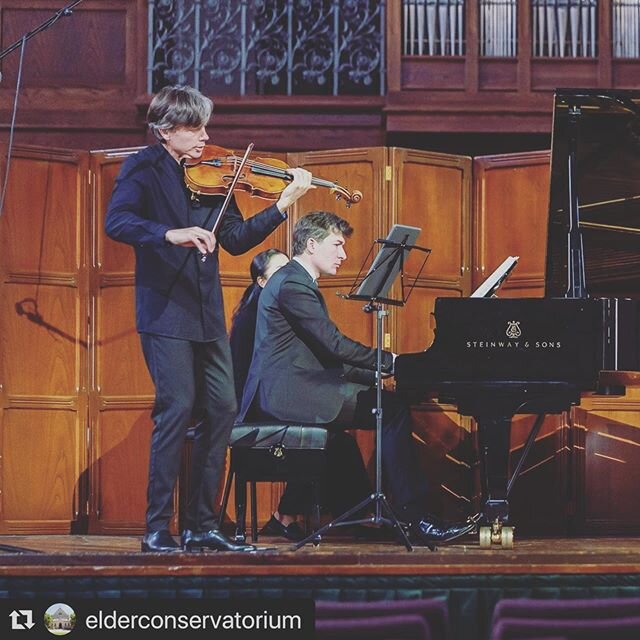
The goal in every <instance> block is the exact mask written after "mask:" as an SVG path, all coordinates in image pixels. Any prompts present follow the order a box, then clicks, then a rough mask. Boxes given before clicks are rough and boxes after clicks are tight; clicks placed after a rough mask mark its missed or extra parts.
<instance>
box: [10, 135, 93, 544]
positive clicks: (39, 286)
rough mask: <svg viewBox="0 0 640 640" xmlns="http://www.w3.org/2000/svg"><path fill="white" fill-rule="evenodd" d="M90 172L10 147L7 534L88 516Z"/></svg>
mask: <svg viewBox="0 0 640 640" xmlns="http://www.w3.org/2000/svg"><path fill="white" fill-rule="evenodd" d="M86 169H87V162H86V158H84V157H82V155H79V154H74V153H72V152H68V151H61V150H60V151H56V150H47V151H45V150H41V149H33V148H27V147H16V148H15V150H14V162H13V164H12V168H11V173H10V181H9V188H8V191H7V199H6V201H5V208H4V212H3V216H2V218H1V219H0V244H1V245H2V251H0V276H1V277H0V288H1V291H0V344H1V354H2V357H1V359H0V424H1V425H2V435H1V438H0V447H1V450H0V460H1V461H2V462H1V465H2V466H1V467H0V474H1V479H2V494H1V496H2V497H1V505H0V531H2V532H6V531H14V532H18V531H22V532H26V531H38V532H41V533H46V532H50V533H54V532H55V533H64V532H67V533H68V532H69V531H70V530H71V528H72V526H74V525H75V524H77V523H79V521H80V520H81V519H82V518H83V517H84V514H85V512H86V500H87V493H86V464H87V462H86V424H87V342H88V334H87V317H88V307H87V282H88V280H87V267H86V255H87V237H88V236H87V229H88V227H87V221H86V217H85V216H86V214H87V209H88V207H87V204H88V200H87V185H86V181H85V179H84V178H83V176H84V175H85V174H86ZM34 461H35V462H36V463H35V464H34Z"/></svg>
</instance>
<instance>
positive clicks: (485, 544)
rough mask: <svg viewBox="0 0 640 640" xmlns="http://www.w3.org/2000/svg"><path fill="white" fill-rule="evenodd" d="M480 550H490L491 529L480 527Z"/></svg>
mask: <svg viewBox="0 0 640 640" xmlns="http://www.w3.org/2000/svg"><path fill="white" fill-rule="evenodd" d="M480 548H481V549H491V527H487V526H483V527H480Z"/></svg>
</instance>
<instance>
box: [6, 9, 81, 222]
mask: <svg viewBox="0 0 640 640" xmlns="http://www.w3.org/2000/svg"><path fill="white" fill-rule="evenodd" d="M82 1H83V0H74V2H72V3H71V4H68V5H67V6H66V7H63V8H62V9H60V10H59V11H56V13H54V14H53V15H52V16H51V17H50V18H48V19H47V20H45V21H44V22H43V23H42V24H41V25H40V26H38V27H36V28H35V29H33V30H32V31H29V32H27V33H25V34H24V35H23V36H22V38H20V39H19V40H16V42H14V43H13V44H12V45H10V46H8V47H7V48H6V49H4V50H3V51H0V60H2V59H3V58H5V57H6V56H8V55H9V54H10V53H11V52H12V51H15V50H16V49H18V48H20V63H19V65H18V78H17V80H16V95H15V98H14V101H13V113H12V115H11V126H10V127H9V144H8V147H7V166H6V168H5V173H4V181H3V186H2V194H1V195H0V217H2V213H3V211H4V200H5V196H6V195H7V186H8V184H9V171H10V169H11V152H12V150H13V134H14V131H15V127H16V114H17V112H18V95H19V94H20V81H21V79H22V64H23V62H24V51H25V48H26V44H27V40H31V38H33V36H35V35H37V34H39V33H40V32H41V31H44V30H45V29H48V28H49V27H50V26H52V25H53V24H55V23H56V22H57V21H58V20H60V18H66V17H67V16H70V15H71V14H72V13H73V8H74V7H76V6H78V5H79V4H80V3H81V2H82ZM0 82H2V72H0Z"/></svg>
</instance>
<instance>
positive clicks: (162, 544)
mask: <svg viewBox="0 0 640 640" xmlns="http://www.w3.org/2000/svg"><path fill="white" fill-rule="evenodd" d="M140 548H141V549H142V551H152V552H155V553H170V552H173V551H179V550H180V546H179V545H178V543H177V542H176V541H175V540H174V539H173V537H172V536H171V535H170V534H169V532H168V531H166V530H165V531H153V532H152V533H145V534H144V536H143V537H142V544H141V545H140Z"/></svg>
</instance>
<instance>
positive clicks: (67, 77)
mask: <svg viewBox="0 0 640 640" xmlns="http://www.w3.org/2000/svg"><path fill="white" fill-rule="evenodd" d="M60 8H61V3H60V2H58V1H57V0H37V1H36V2H31V3H25V2H24V1H23V0H2V1H1V2H0V33H1V36H2V42H3V44H4V46H8V45H10V44H13V42H16V41H18V40H19V39H20V38H21V37H22V35H23V34H24V33H27V32H29V31H31V30H33V29H34V28H35V27H37V26H38V25H39V24H41V23H42V22H43V21H44V20H45V19H47V18H49V17H51V16H53V15H54V14H55V13H56V12H57V11H58V10H59V9H60ZM146 24H147V2H146V0H85V2H83V3H82V4H81V5H79V6H78V7H76V8H75V9H74V10H73V14H72V15H71V16H68V17H64V18H62V19H61V20H59V21H58V22H57V23H56V24H55V25H53V26H52V27H51V28H49V29H47V30H45V31H43V32H41V33H39V34H37V35H36V36H35V37H33V38H32V39H31V40H30V41H29V42H28V44H27V46H26V49H25V56H24V68H23V72H22V88H21V92H20V108H19V116H18V119H17V132H18V133H17V135H18V140H19V141H20V142H23V143H34V144H49V145H52V144H59V145H61V146H64V147H66V148H74V147H76V148H82V149H90V148H94V149H95V148H100V147H108V146H110V145H114V144H118V145H122V144H132V143H138V144H139V143H141V142H143V141H144V128H143V126H142V123H141V121H140V119H139V115H138V111H137V107H136V104H135V101H136V98H137V97H138V96H140V95H143V94H144V93H145V92H146V62H145V61H146V48H147V43H146V33H147V28H146ZM19 59H20V51H19V50H16V51H14V52H13V53H12V54H11V55H9V56H7V57H6V58H5V59H4V60H3V62H2V72H3V83H2V87H0V114H1V115H2V117H1V118H0V120H2V122H4V123H8V122H10V120H11V119H10V117H9V115H10V113H11V109H12V107H13V98H14V91H15V85H16V77H17V71H18V63H19ZM7 129H8V125H7V124H4V125H2V126H0V135H1V136H3V137H6V132H7Z"/></svg>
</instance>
